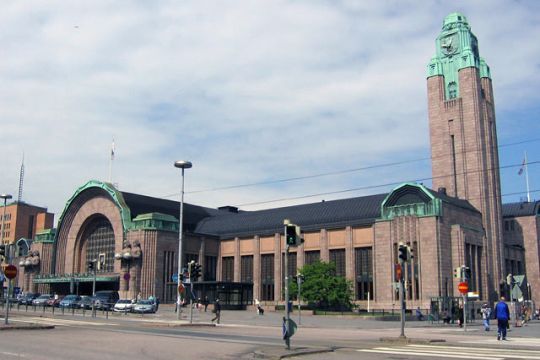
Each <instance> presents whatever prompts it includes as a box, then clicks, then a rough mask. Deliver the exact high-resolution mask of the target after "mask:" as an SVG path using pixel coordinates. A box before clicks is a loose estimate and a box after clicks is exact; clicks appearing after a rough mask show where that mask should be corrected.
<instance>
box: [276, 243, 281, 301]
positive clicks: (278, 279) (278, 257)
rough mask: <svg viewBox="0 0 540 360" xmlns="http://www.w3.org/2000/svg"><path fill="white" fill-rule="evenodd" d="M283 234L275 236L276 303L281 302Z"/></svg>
mask: <svg viewBox="0 0 540 360" xmlns="http://www.w3.org/2000/svg"><path fill="white" fill-rule="evenodd" d="M281 271H282V270H281V234H275V235H274V302H276V303H277V302H278V301H281V286H282V282H281Z"/></svg>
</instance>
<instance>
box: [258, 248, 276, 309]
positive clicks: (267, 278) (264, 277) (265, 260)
mask: <svg viewBox="0 0 540 360" xmlns="http://www.w3.org/2000/svg"><path fill="white" fill-rule="evenodd" d="M261 300H263V301H274V254H264V255H261Z"/></svg>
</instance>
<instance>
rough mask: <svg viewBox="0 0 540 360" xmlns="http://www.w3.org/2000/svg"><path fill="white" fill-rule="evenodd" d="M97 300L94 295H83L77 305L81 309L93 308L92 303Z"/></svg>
mask: <svg viewBox="0 0 540 360" xmlns="http://www.w3.org/2000/svg"><path fill="white" fill-rule="evenodd" d="M96 300H97V298H96V297H94V296H88V295H82V296H81V299H80V300H79V301H78V302H77V307H80V308H81V309H87V310H89V309H92V304H93V303H95V301H96Z"/></svg>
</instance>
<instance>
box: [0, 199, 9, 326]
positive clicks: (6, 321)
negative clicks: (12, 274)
mask: <svg viewBox="0 0 540 360" xmlns="http://www.w3.org/2000/svg"><path fill="white" fill-rule="evenodd" d="M11 198H12V196H11V195H9V194H0V199H4V211H3V213H2V234H0V244H4V232H5V231H4V219H5V217H6V202H7V200H8V199H11ZM10 251H11V248H8V247H7V246H6V264H9V255H10V254H9V252H10ZM10 287H11V280H8V292H7V296H6V315H5V322H4V323H5V324H6V325H7V324H8V316H9V290H10ZM3 291H4V286H3V282H2V292H3Z"/></svg>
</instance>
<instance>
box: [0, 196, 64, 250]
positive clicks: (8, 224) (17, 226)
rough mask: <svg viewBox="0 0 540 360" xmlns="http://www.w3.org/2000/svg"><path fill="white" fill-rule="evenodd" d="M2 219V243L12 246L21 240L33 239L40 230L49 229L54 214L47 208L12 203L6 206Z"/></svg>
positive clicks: (0, 210) (0, 214) (0, 212)
mask: <svg viewBox="0 0 540 360" xmlns="http://www.w3.org/2000/svg"><path fill="white" fill-rule="evenodd" d="M3 207H4V206H3V204H2V205H0V217H1V216H2V214H3V211H4V209H3ZM5 210H6V214H5V217H4V229H3V231H4V242H5V243H8V244H13V243H15V242H16V241H17V240H19V239H21V238H26V239H33V238H34V236H35V235H36V233H37V232H38V231H40V230H44V229H50V228H52V227H53V226H54V225H53V220H54V214H52V213H49V212H47V208H44V207H40V206H35V205H31V204H27V203H25V202H12V203H10V204H7V205H6V209H5Z"/></svg>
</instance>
